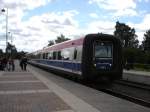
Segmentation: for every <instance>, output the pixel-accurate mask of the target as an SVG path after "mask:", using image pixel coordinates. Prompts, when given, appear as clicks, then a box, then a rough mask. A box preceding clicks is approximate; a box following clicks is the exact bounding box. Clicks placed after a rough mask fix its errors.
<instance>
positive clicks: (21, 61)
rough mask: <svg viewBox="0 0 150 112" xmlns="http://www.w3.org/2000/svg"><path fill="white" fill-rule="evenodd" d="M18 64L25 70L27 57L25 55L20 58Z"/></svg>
mask: <svg viewBox="0 0 150 112" xmlns="http://www.w3.org/2000/svg"><path fill="white" fill-rule="evenodd" d="M20 66H21V69H22V70H24V71H26V67H27V58H26V57H23V58H22V59H21V60H20Z"/></svg>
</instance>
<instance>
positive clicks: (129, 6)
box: [89, 0, 137, 16]
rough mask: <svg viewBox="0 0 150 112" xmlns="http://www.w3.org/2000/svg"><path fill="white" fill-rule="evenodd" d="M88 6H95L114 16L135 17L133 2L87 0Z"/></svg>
mask: <svg viewBox="0 0 150 112" xmlns="http://www.w3.org/2000/svg"><path fill="white" fill-rule="evenodd" d="M89 4H97V5H98V6H99V8H102V9H105V10H107V11H110V12H111V13H114V16H126V15H128V16H136V15H137V12H136V10H135V9H136V3H135V1H134V0H124V1H123V0H89Z"/></svg>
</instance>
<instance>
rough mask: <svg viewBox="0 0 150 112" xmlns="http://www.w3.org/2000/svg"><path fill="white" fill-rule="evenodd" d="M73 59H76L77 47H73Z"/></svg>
mask: <svg viewBox="0 0 150 112" xmlns="http://www.w3.org/2000/svg"><path fill="white" fill-rule="evenodd" d="M73 59H74V60H75V59H77V49H74V56H73Z"/></svg>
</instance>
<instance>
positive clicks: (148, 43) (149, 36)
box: [142, 29, 150, 52]
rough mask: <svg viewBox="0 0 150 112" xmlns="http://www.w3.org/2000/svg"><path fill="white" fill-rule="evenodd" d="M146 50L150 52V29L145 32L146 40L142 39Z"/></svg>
mask: <svg viewBox="0 0 150 112" xmlns="http://www.w3.org/2000/svg"><path fill="white" fill-rule="evenodd" d="M142 46H143V48H144V51H148V52H150V29H149V30H148V31H146V33H145V34H144V40H143V41H142Z"/></svg>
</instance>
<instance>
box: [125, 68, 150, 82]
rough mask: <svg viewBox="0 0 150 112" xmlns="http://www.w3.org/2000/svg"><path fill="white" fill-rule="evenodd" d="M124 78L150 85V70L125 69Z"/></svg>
mask: <svg viewBox="0 0 150 112" xmlns="http://www.w3.org/2000/svg"><path fill="white" fill-rule="evenodd" d="M123 79H125V80H129V81H133V82H138V83H142V84H147V85H150V72H146V71H135V70H128V71H127V70H124V71H123Z"/></svg>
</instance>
